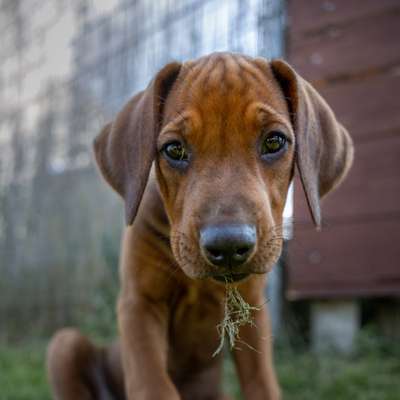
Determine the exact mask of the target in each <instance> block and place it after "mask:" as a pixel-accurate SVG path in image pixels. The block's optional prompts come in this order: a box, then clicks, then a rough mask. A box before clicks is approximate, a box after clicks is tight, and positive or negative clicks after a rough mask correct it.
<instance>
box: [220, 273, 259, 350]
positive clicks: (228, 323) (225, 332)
mask: <svg viewBox="0 0 400 400" xmlns="http://www.w3.org/2000/svg"><path fill="white" fill-rule="evenodd" d="M225 289H226V294H225V302H224V318H223V320H222V321H221V322H220V323H219V324H218V325H217V330H218V333H219V337H220V342H219V346H218V348H217V349H216V350H215V352H214V354H213V357H215V356H216V355H217V354H219V353H220V352H221V351H222V349H223V347H224V344H225V339H226V340H227V341H228V345H229V347H230V349H231V350H232V349H233V348H235V346H236V343H242V344H244V345H246V346H247V347H249V348H251V349H253V350H255V349H254V348H253V347H251V346H250V345H249V344H248V343H245V342H243V341H242V340H241V339H240V335H239V330H240V327H241V326H243V325H246V324H250V325H252V326H255V323H254V320H253V315H252V313H253V311H258V310H260V309H261V307H259V306H252V305H250V304H248V303H247V302H246V301H245V300H244V299H243V297H242V295H241V294H240V292H239V290H238V288H237V287H236V286H234V285H230V284H229V280H228V279H227V280H226V284H225Z"/></svg>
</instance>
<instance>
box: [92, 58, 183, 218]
mask: <svg viewBox="0 0 400 400" xmlns="http://www.w3.org/2000/svg"><path fill="white" fill-rule="evenodd" d="M180 68H181V64H179V63H171V64H168V65H166V66H165V67H164V68H163V69H162V70H161V71H160V72H159V73H158V74H157V75H156V77H155V78H154V79H153V81H152V82H151V83H150V84H149V86H148V87H147V89H145V90H144V91H142V92H140V93H139V94H137V95H136V96H134V97H133V98H132V99H131V100H130V101H129V102H128V103H127V104H126V105H125V106H124V108H123V109H122V111H120V112H119V114H118V115H117V117H116V118H115V120H114V121H113V122H111V123H108V124H107V125H106V126H104V128H103V129H102V130H101V132H100V134H99V135H98V136H97V137H96V139H95V140H94V153H95V158H96V162H97V165H98V166H99V169H100V171H101V173H102V175H103V177H104V178H105V180H106V181H107V182H108V183H109V184H110V186H111V187H112V188H113V189H114V190H115V191H116V192H117V193H119V194H120V195H121V196H122V197H123V199H124V201H125V217H126V223H127V224H128V225H131V224H132V223H133V220H134V218H135V216H136V213H137V210H138V208H139V204H140V201H141V199H142V196H143V192H144V189H145V187H146V184H147V180H148V177H149V173H150V168H151V164H152V162H153V160H154V157H155V154H156V140H157V137H158V134H159V132H160V128H161V123H162V114H163V105H164V103H165V100H166V98H167V96H168V93H169V91H170V89H171V88H172V86H173V84H174V82H175V80H176V78H177V77H178V74H179V71H180Z"/></svg>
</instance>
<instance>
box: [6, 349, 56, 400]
mask: <svg viewBox="0 0 400 400" xmlns="http://www.w3.org/2000/svg"><path fill="white" fill-rule="evenodd" d="M45 348H46V346H45V345H44V344H42V343H35V344H23V345H14V346H12V347H11V346H6V345H0V400H49V399H50V393H49V390H48V387H47V382H46V377H45V367H44V358H45Z"/></svg>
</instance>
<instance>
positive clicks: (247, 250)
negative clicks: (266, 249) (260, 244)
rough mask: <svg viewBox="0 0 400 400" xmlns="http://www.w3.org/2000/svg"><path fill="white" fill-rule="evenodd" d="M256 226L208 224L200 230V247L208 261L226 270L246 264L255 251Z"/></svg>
mask: <svg viewBox="0 0 400 400" xmlns="http://www.w3.org/2000/svg"><path fill="white" fill-rule="evenodd" d="M256 243H257V233H256V228H255V226H253V225H248V224H219V225H207V226H205V227H204V228H203V229H201V230H200V247H201V251H202V253H203V256H204V257H205V258H206V259H207V261H208V262H209V263H210V264H212V265H214V266H218V267H223V268H225V269H226V270H232V271H231V272H234V271H233V269H234V268H236V267H239V266H241V265H242V264H245V263H246V262H247V261H248V260H249V259H250V257H251V256H252V255H253V253H254V249H255V246H256Z"/></svg>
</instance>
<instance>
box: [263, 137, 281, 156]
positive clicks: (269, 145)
mask: <svg viewBox="0 0 400 400" xmlns="http://www.w3.org/2000/svg"><path fill="white" fill-rule="evenodd" d="M286 142H287V139H286V136H285V135H284V134H283V133H281V132H271V133H270V134H269V135H268V136H267V137H266V138H265V139H264V141H263V142H262V145H261V155H263V156H267V155H268V154H274V153H278V152H279V151H280V150H282V149H283V148H284V147H285V144H286Z"/></svg>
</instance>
